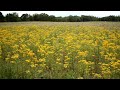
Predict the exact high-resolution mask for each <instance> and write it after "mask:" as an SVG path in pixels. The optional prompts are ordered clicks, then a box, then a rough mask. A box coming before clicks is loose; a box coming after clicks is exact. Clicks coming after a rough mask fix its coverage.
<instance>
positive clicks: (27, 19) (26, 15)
mask: <svg viewBox="0 0 120 90" xmlns="http://www.w3.org/2000/svg"><path fill="white" fill-rule="evenodd" d="M20 19H21V20H22V21H29V15H28V14H22V16H21V17H20Z"/></svg>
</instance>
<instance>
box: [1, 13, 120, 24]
mask: <svg viewBox="0 0 120 90" xmlns="http://www.w3.org/2000/svg"><path fill="white" fill-rule="evenodd" d="M20 21H53V22H85V21H120V16H113V15H110V16H106V17H101V18H98V17H95V16H86V15H81V16H72V15H70V16H66V17H56V16H54V15H48V14H45V13H41V14H33V15H30V14H27V13H25V14H22V15H21V16H20V17H19V15H18V13H16V12H14V13H8V14H7V15H5V16H4V15H3V14H2V12H0V22H20Z"/></svg>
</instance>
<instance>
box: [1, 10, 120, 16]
mask: <svg viewBox="0 0 120 90" xmlns="http://www.w3.org/2000/svg"><path fill="white" fill-rule="evenodd" d="M1 12H2V14H3V15H4V16H5V15H6V14H8V13H13V12H16V13H18V15H19V16H21V15H22V14H25V13H27V14H30V15H33V14H35V13H37V14H40V13H46V14H48V15H54V16H62V17H64V16H69V15H77V16H81V15H91V16H96V17H104V16H109V15H115V16H118V15H120V11H1Z"/></svg>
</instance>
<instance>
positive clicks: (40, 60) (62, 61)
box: [0, 22, 120, 79]
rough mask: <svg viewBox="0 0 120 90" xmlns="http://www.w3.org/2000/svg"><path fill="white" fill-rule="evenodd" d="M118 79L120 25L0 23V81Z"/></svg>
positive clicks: (119, 72) (107, 23)
mask: <svg viewBox="0 0 120 90" xmlns="http://www.w3.org/2000/svg"><path fill="white" fill-rule="evenodd" d="M40 78H44V79H120V22H9V23H6V22H4V23H0V79H40Z"/></svg>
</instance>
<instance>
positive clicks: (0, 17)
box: [0, 12, 4, 22]
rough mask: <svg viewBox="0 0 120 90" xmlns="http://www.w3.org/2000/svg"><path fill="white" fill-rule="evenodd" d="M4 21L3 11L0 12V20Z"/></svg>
mask: <svg viewBox="0 0 120 90" xmlns="http://www.w3.org/2000/svg"><path fill="white" fill-rule="evenodd" d="M3 21H4V16H3V14H2V12H0V22H3Z"/></svg>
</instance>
